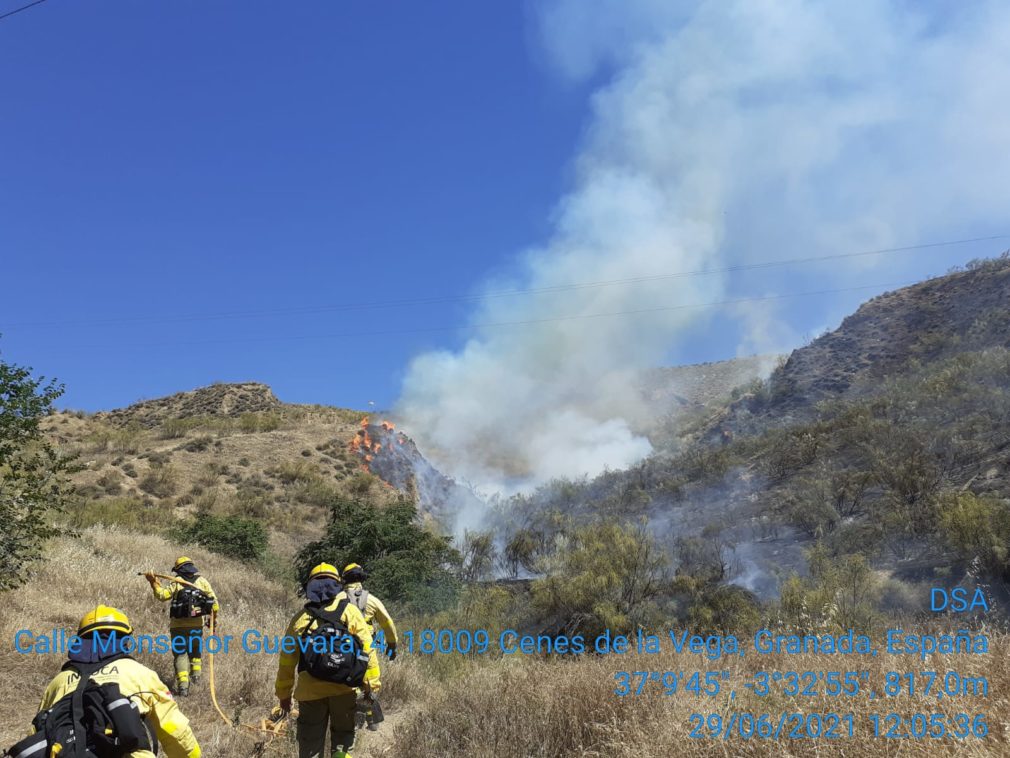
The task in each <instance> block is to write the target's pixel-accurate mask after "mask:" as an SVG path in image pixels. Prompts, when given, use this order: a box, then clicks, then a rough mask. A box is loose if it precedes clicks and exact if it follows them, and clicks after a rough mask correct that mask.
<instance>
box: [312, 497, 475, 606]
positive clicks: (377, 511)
mask: <svg viewBox="0 0 1010 758" xmlns="http://www.w3.org/2000/svg"><path fill="white" fill-rule="evenodd" d="M323 562H325V563H332V564H334V565H335V566H336V567H337V568H338V569H339V568H343V567H344V566H346V565H347V564H348V563H359V564H361V565H362V566H364V567H365V568H366V570H367V571H368V574H369V580H368V587H369V589H370V590H373V591H374V592H375V594H376V595H378V596H380V597H382V599H383V600H386V601H392V602H396V603H400V604H402V605H405V606H411V607H414V608H417V609H419V610H425V611H430V610H434V609H438V608H442V607H445V606H447V605H449V604H451V603H452V602H453V601H454V600H455V598H456V595H457V590H458V581H457V579H456V577H455V575H454V573H453V570H454V569H457V568H458V567H459V565H460V555H459V553H458V552H457V551H456V550H455V549H454V548H453V547H452V543H451V538H450V537H445V536H442V535H438V534H434V533H432V532H430V531H428V530H427V529H424V528H423V527H421V526H420V525H419V524H418V523H417V509H416V508H415V507H414V504H413V503H411V502H409V501H408V500H405V499H400V500H398V501H396V502H395V503H393V504H391V505H388V506H385V507H383V508H377V507H375V506H373V505H371V504H369V503H365V502H362V501H359V500H349V499H344V498H341V499H339V500H337V501H336V502H334V503H333V504H332V505H331V506H330V517H329V523H328V525H327V528H326V534H325V535H324V536H323V537H322V539H320V540H317V541H316V542H312V543H309V544H308V545H306V546H305V547H304V548H302V550H301V551H300V552H299V553H298V555H297V556H296V557H295V569H296V572H297V574H298V577H299V580H300V581H305V579H306V578H307V577H308V575H309V571H310V570H311V569H312V567H313V566H315V565H316V564H318V563H323Z"/></svg>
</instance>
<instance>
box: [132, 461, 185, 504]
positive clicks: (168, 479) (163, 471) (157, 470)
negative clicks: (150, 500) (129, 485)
mask: <svg viewBox="0 0 1010 758" xmlns="http://www.w3.org/2000/svg"><path fill="white" fill-rule="evenodd" d="M137 486H139V487H140V489H141V490H143V491H144V492H146V493H147V494H148V495H153V496H154V497H171V496H172V495H174V494H175V491H176V489H177V488H178V482H177V481H176V476H175V470H174V469H173V468H172V467H171V466H153V467H151V470H150V471H148V472H147V474H145V475H144V477H143V478H142V479H141V480H140V482H139V483H138V485H137Z"/></svg>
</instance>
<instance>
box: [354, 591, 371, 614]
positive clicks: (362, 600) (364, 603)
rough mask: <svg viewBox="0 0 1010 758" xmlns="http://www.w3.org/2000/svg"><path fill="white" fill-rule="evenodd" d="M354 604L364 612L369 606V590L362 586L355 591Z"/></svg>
mask: <svg viewBox="0 0 1010 758" xmlns="http://www.w3.org/2000/svg"><path fill="white" fill-rule="evenodd" d="M354 604H355V605H356V606H357V607H358V610H359V611H361V612H362V613H364V612H365V610H366V609H367V608H368V590H366V589H364V588H362V589H359V590H355V591H354Z"/></svg>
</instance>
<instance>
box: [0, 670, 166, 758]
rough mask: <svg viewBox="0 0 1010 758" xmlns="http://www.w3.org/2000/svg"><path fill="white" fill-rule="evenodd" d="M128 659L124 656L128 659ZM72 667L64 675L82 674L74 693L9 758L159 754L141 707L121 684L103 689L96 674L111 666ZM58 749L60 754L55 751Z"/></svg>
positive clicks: (38, 721)
mask: <svg viewBox="0 0 1010 758" xmlns="http://www.w3.org/2000/svg"><path fill="white" fill-rule="evenodd" d="M125 657H126V656H118V657H117V658H114V659H112V660H118V658H125ZM112 660H109V659H106V660H104V661H101V662H100V663H92V664H81V663H68V664H67V665H65V666H64V667H63V670H64V671H65V670H67V669H72V670H74V671H76V672H77V673H78V674H80V677H81V678H80V680H79V681H78V683H77V687H76V688H75V689H74V691H73V692H68V693H67V694H66V695H64V696H63V697H62V698H60V699H59V700H57V701H56V702H55V703H53V705H52V706H51V707H50V708H48V709H46V710H44V711H39V713H37V714H36V715H35V718H34V719H33V720H32V726H33V727H35V734H33V735H32V736H31V737H26V738H25V739H23V740H21V741H20V742H18V743H17V744H16V745H14V746H13V747H11V748H8V749H7V752H5V753H4V755H5V756H10V758H48V757H49V756H51V755H57V754H58V755H59V756H60V758H122V756H125V755H128V754H129V753H132V752H134V751H136V750H150V751H151V752H152V753H155V754H157V751H158V742H157V739H156V738H155V737H154V734H153V733H152V732H151V731H150V730H149V729H148V728H147V725H146V724H145V723H144V719H143V717H142V716H141V715H140V711H139V710H138V709H137V706H136V704H135V703H134V702H133V701H132V700H130V698H128V697H125V696H124V695H123V694H122V693H121V692H120V691H119V685H118V684H116V683H115V682H109V683H107V684H98V683H97V682H95V681H93V680H92V679H91V674H92V673H94V672H95V671H98V670H99V669H100V668H102V667H104V666H106V665H108V664H109V663H111V662H112ZM54 749H55V751H56V752H54Z"/></svg>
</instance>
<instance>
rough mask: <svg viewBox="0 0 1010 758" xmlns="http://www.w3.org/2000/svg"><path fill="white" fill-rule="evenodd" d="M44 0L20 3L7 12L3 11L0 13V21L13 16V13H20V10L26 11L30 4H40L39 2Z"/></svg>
mask: <svg viewBox="0 0 1010 758" xmlns="http://www.w3.org/2000/svg"><path fill="white" fill-rule="evenodd" d="M45 1H46V0H35V2H34V3H28V5H22V6H21V7H20V8H15V9H14V10H12V11H7V13H4V14H3V15H0V21H3V20H4V19H5V18H7V17H8V16H13V15H14V14H15V13H20V12H21V11H26V10H28V9H29V8H31V7H32V6H35V5H40V4H42V3H44V2H45Z"/></svg>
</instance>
